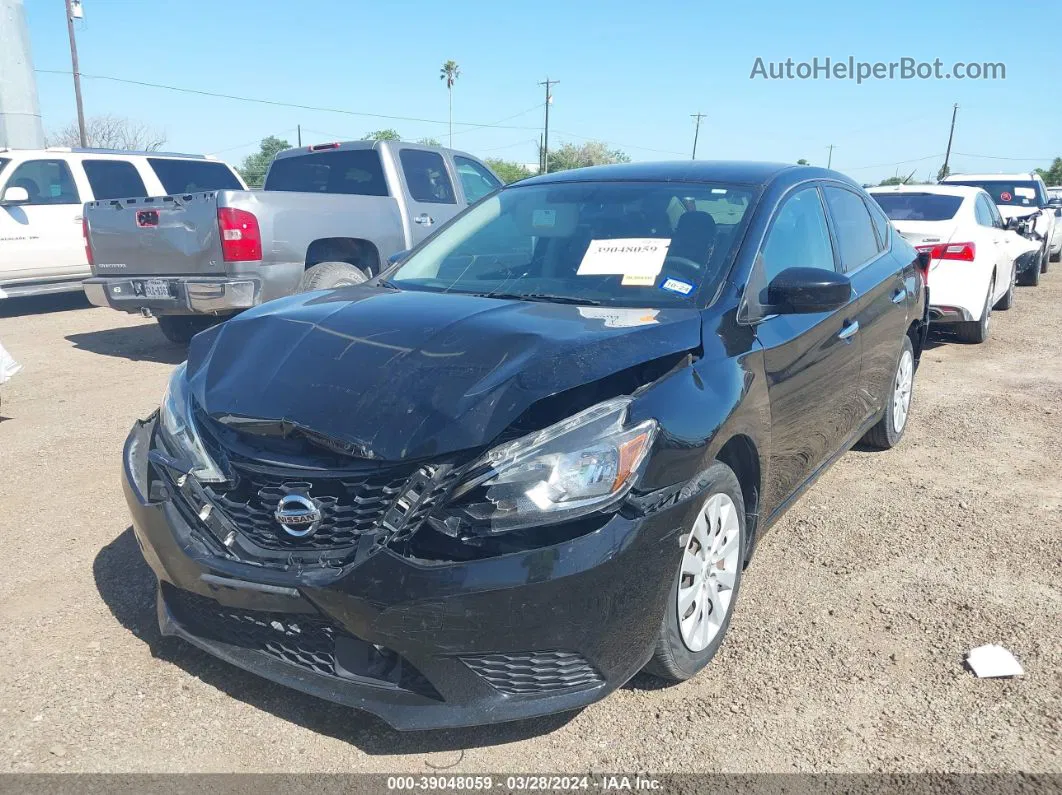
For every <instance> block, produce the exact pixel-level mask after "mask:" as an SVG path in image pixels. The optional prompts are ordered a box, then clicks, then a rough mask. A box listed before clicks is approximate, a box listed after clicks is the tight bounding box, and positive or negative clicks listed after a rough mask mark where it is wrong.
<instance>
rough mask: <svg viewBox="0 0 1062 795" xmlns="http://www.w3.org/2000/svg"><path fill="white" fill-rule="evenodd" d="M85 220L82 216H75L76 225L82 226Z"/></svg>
mask: <svg viewBox="0 0 1062 795" xmlns="http://www.w3.org/2000/svg"><path fill="white" fill-rule="evenodd" d="M83 220H85V219H84V218H83V217H82V216H80V215H75V216H74V223H75V224H80V223H81V222H82V221H83Z"/></svg>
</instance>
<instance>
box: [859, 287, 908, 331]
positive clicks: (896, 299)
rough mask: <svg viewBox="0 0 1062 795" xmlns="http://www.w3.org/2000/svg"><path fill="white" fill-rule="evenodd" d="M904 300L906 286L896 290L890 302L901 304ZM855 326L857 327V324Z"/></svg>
mask: <svg viewBox="0 0 1062 795" xmlns="http://www.w3.org/2000/svg"><path fill="white" fill-rule="evenodd" d="M906 298H907V287H906V286H904V287H901V288H900V289H898V290H897V291H896V292H894V293H893V294H892V302H893V303H894V304H902V303H903V302H904V299H906ZM856 325H857V326H858V325H859V324H858V323H857V324H856Z"/></svg>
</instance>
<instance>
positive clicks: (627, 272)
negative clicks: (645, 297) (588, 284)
mask: <svg viewBox="0 0 1062 795" xmlns="http://www.w3.org/2000/svg"><path fill="white" fill-rule="evenodd" d="M670 245H671V238H664V237H620V238H615V239H613V240H591V241H590V245H589V246H587V247H586V253H585V254H584V255H583V261H582V262H580V263H579V270H577V271H576V273H577V274H578V275H579V276H626V277H633V279H632V281H633V282H634V283H641V284H644V283H649V284H652V281H648V282H646V281H645V280H652V279H654V278H655V277H656V276H657V274H659V273H660V270H661V269H662V268H663V267H664V258H665V257H666V256H667V250H668V247H669V246H670ZM638 277H641V279H640V280H639V278H638ZM625 283H626V284H630V283H631V282H625Z"/></svg>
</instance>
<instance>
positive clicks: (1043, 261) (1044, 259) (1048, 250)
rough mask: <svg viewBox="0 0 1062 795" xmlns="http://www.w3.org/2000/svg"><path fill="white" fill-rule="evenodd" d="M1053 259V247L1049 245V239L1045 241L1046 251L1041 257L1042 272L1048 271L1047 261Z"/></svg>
mask: <svg viewBox="0 0 1062 795" xmlns="http://www.w3.org/2000/svg"><path fill="white" fill-rule="evenodd" d="M1050 261H1051V248H1050V246H1048V245H1047V241H1046V240H1045V241H1044V253H1043V255H1042V256H1041V257H1040V273H1047V263H1049V262H1050Z"/></svg>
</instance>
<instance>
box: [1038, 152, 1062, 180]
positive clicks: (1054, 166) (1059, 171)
mask: <svg viewBox="0 0 1062 795" xmlns="http://www.w3.org/2000/svg"><path fill="white" fill-rule="evenodd" d="M1036 173H1037V174H1039V175H1040V177H1041V178H1042V179H1043V181H1044V183H1046V184H1047V185H1051V186H1054V185H1062V157H1056V158H1055V159H1054V160H1053V161H1052V162H1051V168H1049V169H1047V170H1044V169H1042V168H1038V169H1036Z"/></svg>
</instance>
